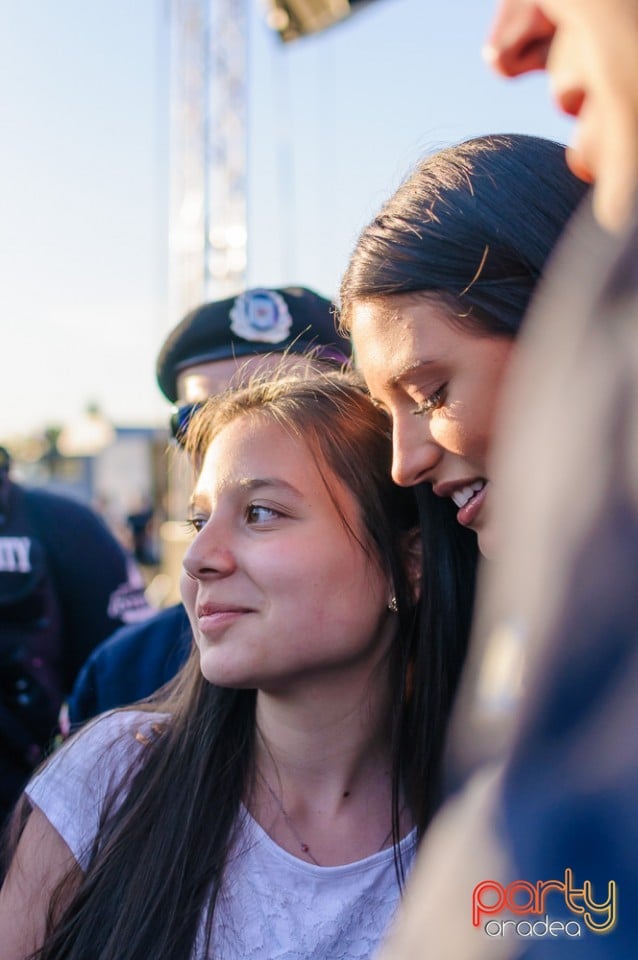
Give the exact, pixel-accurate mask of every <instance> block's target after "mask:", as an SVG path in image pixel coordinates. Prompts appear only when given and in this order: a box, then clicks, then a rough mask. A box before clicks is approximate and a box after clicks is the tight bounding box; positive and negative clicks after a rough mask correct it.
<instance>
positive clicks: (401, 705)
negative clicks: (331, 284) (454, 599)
mask: <svg viewBox="0 0 638 960" xmlns="http://www.w3.org/2000/svg"><path fill="white" fill-rule="evenodd" d="M252 415H255V416H260V417H267V418H272V419H274V420H275V421H276V422H277V423H281V424H282V425H283V426H284V427H285V428H286V429H289V430H291V431H292V432H293V434H294V435H295V436H298V437H299V438H300V440H301V441H302V442H304V443H306V444H307V445H308V447H309V449H310V450H311V451H312V453H313V455H314V456H315V458H316V459H317V462H318V464H319V465H320V467H327V468H328V471H330V472H332V474H333V475H334V476H336V477H337V478H338V480H339V481H341V482H342V483H344V484H345V486H346V487H347V488H348V489H349V490H350V491H351V492H352V493H353V495H354V497H355V498H356V500H357V502H358V503H359V505H360V508H361V519H362V529H363V530H364V531H365V534H364V539H365V541H366V542H365V547H366V549H369V550H370V551H371V553H372V555H374V556H375V557H376V558H377V559H378V561H379V563H380V564H381V566H382V568H383V569H385V570H387V572H388V574H389V575H390V576H391V577H392V581H393V584H394V587H395V592H396V596H397V602H398V618H399V627H398V632H397V638H396V641H395V643H394V644H393V645H392V647H391V651H390V655H389V662H388V664H387V678H388V683H389V686H390V692H391V716H390V717H388V722H389V724H390V728H391V735H392V740H393V753H394V756H395V758H396V762H395V769H394V789H393V797H394V800H393V824H394V836H395V851H396V849H397V846H396V841H397V839H398V795H399V787H403V789H404V791H405V794H406V796H407V798H408V802H409V803H410V805H411V806H412V807H414V816H415V819H416V821H417V824H418V826H419V829H420V832H422V830H423V829H424V827H425V823H426V822H427V819H428V816H429V812H428V811H426V810H420V809H418V803H419V800H418V797H419V791H418V789H417V783H418V782H419V781H420V780H421V779H422V778H426V779H427V778H428V777H435V776H436V771H434V770H427V769H420V768H418V767H417V764H415V763H414V762H413V761H412V737H413V735H414V732H415V719H414V716H413V713H412V710H411V705H410V704H411V700H410V698H409V697H408V696H406V678H407V677H408V675H409V672H410V671H409V666H408V665H409V663H410V662H411V659H412V658H413V623H414V618H415V605H416V600H415V596H414V591H413V590H412V589H411V585H410V582H409V577H408V574H407V571H406V564H405V550H404V546H405V536H406V534H407V533H408V531H410V530H412V529H413V528H414V526H415V524H416V523H417V511H416V504H415V500H414V494H413V492H412V491H410V490H405V489H401V488H399V487H397V486H396V485H395V484H394V483H393V482H392V480H391V479H390V460H391V441H390V432H389V423H388V421H387V419H386V417H385V415H384V414H383V413H382V412H381V411H379V410H377V409H376V408H375V407H374V406H373V404H372V403H371V402H370V400H369V398H368V397H367V395H366V393H365V390H364V389H363V387H362V386H361V385H360V384H359V383H357V382H356V381H355V379H354V377H353V376H352V375H347V374H343V373H337V372H333V373H327V374H325V375H314V376H312V377H311V378H305V377H299V376H289V377H285V378H281V379H279V380H276V381H272V382H257V383H253V384H251V385H249V386H248V387H246V388H244V389H241V390H239V391H236V392H229V393H228V394H227V395H222V396H221V397H217V398H214V399H213V400H211V401H210V402H209V404H208V405H207V406H206V407H205V408H204V409H203V411H202V412H201V413H200V414H198V416H197V419H196V420H195V421H194V423H193V427H192V430H193V434H192V437H190V440H189V442H190V445H191V450H192V452H193V455H194V456H195V458H196V459H201V456H202V455H203V453H204V452H205V449H206V447H207V445H208V444H209V443H210V441H211V439H212V438H213V436H214V435H215V434H216V433H217V432H219V431H220V430H221V429H223V426H224V425H225V424H227V423H229V422H230V421H231V420H233V419H234V418H235V417H239V416H252ZM324 479H325V481H326V483H327V484H330V482H331V480H330V476H329V473H327V472H326V471H325V470H324ZM255 696H256V695H255V691H254V690H232V689H223V688H221V687H216V686H214V685H212V684H210V683H208V682H207V681H206V680H204V678H203V677H202V675H201V673H200V670H199V660H198V657H197V655H196V654H195V653H193V654H192V655H191V657H190V658H189V661H188V662H187V664H186V665H185V667H184V668H183V670H182V671H181V673H180V674H179V675H178V677H177V678H176V679H175V681H173V683H172V685H171V686H170V687H169V688H167V689H166V690H165V691H164V692H163V693H162V694H161V695H160V696H159V697H156V698H152V699H151V700H150V701H147V702H146V703H145V704H144V705H143V706H144V709H147V710H152V711H157V712H161V713H166V714H168V716H169V719H168V720H167V721H166V722H165V723H162V724H161V726H158V727H157V728H156V731H155V736H154V737H153V738H152V739H150V740H149V742H148V743H147V744H146V746H145V749H143V750H142V751H141V752H140V756H139V759H138V760H137V761H136V762H135V764H134V765H133V766H132V767H131V769H130V770H129V771H128V773H127V775H126V777H125V778H124V782H123V783H121V784H120V787H119V796H118V795H117V794H114V795H113V796H112V797H111V800H110V803H109V805H108V807H107V809H106V810H105V811H104V814H103V817H102V822H101V826H100V831H99V835H98V837H97V839H96V842H95V844H94V847H93V851H92V855H91V859H90V863H89V866H88V869H87V872H86V874H85V875H84V876H83V877H82V879H81V880H80V881H79V886H78V888H77V890H75V892H74V894H73V897H72V902H71V904H70V906H68V908H66V909H62V910H61V911H59V912H61V914H62V915H61V917H55V919H53V918H54V916H55V912H56V910H55V902H54V903H53V904H52V910H51V920H50V930H49V934H48V937H47V941H46V943H45V945H44V946H43V948H42V949H41V950H40V951H38V952H37V954H36V955H35V956H36V957H37V958H38V960H62V958H64V960H86V958H87V957H91V958H96V960H97V958H99V960H149V958H151V957H152V958H153V960H187V958H189V957H190V956H191V952H192V949H193V944H194V942H195V937H196V933H197V929H198V926H199V924H200V922H201V917H202V915H203V909H204V906H205V905H206V904H207V903H208V902H210V899H211V896H212V908H213V909H211V910H210V911H209V916H208V923H209V932H210V924H211V923H212V915H213V910H214V905H215V899H216V896H217V892H218V890H219V887H220V882H221V878H222V874H223V870H224V865H225V862H226V857H227V854H228V850H229V845H230V844H231V843H232V840H233V836H234V830H235V827H236V825H237V821H238V814H239V810H240V805H241V802H242V800H245V799H246V798H247V797H249V796H250V792H251V787H252V777H253V756H254V753H253V750H254V736H255ZM98 722H99V721H98ZM79 735H80V736H82V734H81V733H80V734H79ZM67 749H73V744H70V745H69V747H67ZM122 797H123V800H122ZM120 800H122V802H121V804H120V803H119V801H120ZM399 872H400V867H399ZM71 880H73V881H75V882H77V868H76V870H75V872H74V874H73V877H69V878H68V882H69V883H70V882H71ZM67 889H68V887H67ZM63 893H64V883H63V884H62V885H61V887H60V888H59V891H58V895H59V896H61V895H63Z"/></svg>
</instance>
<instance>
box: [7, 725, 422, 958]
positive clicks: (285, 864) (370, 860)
mask: <svg viewBox="0 0 638 960" xmlns="http://www.w3.org/2000/svg"><path fill="white" fill-rule="evenodd" d="M165 719H166V717H165V716H163V715H160V714H152V713H142V712H140V711H121V712H115V713H110V714H106V715H105V716H103V717H101V718H99V719H98V720H97V721H95V722H93V723H92V724H91V725H90V726H89V727H87V728H86V729H85V730H83V731H82V732H81V733H80V735H79V736H78V737H77V738H76V739H74V740H72V741H71V742H70V743H69V744H67V745H66V746H64V747H62V748H61V749H60V750H59V752H58V753H57V754H55V755H54V756H53V758H52V759H51V761H50V762H49V764H48V765H47V766H46V767H45V768H44V769H43V770H42V771H41V772H40V773H39V774H37V775H36V776H35V777H34V778H33V779H32V780H31V782H30V783H29V785H28V786H27V789H26V793H27V795H28V797H29V799H30V800H31V801H32V802H33V803H34V804H36V805H37V806H38V807H39V808H40V809H41V810H42V812H43V813H44V815H45V816H46V817H47V819H48V820H49V822H50V823H51V825H52V826H53V827H54V828H55V829H56V830H57V832H58V833H59V834H60V836H61V837H62V838H63V839H64V841H65V842H66V844H67V845H68V847H69V849H70V850H71V852H72V853H73V856H74V857H75V858H76V860H77V861H78V863H79V864H80V866H81V867H83V868H84V869H85V868H86V866H87V864H88V859H89V856H90V851H91V848H92V845H93V842H94V840H95V837H96V834H97V831H98V824H99V819H100V814H101V811H102V809H103V807H104V804H105V802H106V800H107V798H108V797H109V795H110V793H111V791H112V790H113V789H114V788H115V786H116V785H117V784H118V782H119V781H120V779H121V777H122V776H123V774H124V773H125V771H126V769H127V768H128V766H129V765H130V763H131V761H132V760H133V759H134V756H135V753H136V752H137V751H139V750H140V749H141V743H140V739H139V738H141V740H142V741H143V740H144V738H148V737H152V736H153V733H152V725H153V724H154V723H157V722H158V721H163V720H165ZM136 736H137V737H138V739H136ZM241 817H242V819H241V822H240V829H239V831H238V836H237V839H236V841H235V843H234V845H233V848H232V849H231V852H230V856H229V861H228V864H227V868H226V872H225V875H224V881H223V883H222V889H221V891H220V895H219V897H218V900H217V905H216V907H215V916H214V922H213V932H212V942H211V944H210V949H209V947H208V945H207V944H206V943H205V942H204V939H205V938H204V929H205V923H204V920H205V917H203V918H202V923H201V924H200V930H199V934H198V937H197V942H196V945H195V949H194V951H193V960H207V958H208V957H209V956H210V957H215V958H216V960H341V958H343V960H359V958H361V960H363V958H369V957H371V956H372V955H373V954H374V952H375V950H376V948H377V946H378V944H379V942H380V941H381V939H382V937H383V935H384V933H385V932H386V930H387V928H388V925H389V923H390V921H391V919H392V917H393V914H394V912H395V910H396V907H397V905H398V901H399V889H398V884H397V879H396V873H395V866H394V858H393V851H392V849H391V848H390V849H387V850H382V851H380V852H379V853H376V854H374V855H373V856H371V857H366V859H365V860H359V861H357V862H355V863H348V864H345V865H343V866H338V867H318V866H315V865H314V864H312V863H306V861H304V860H300V859H298V858H297V857H295V856H293V855H292V854H290V853H288V852H287V851H286V850H283V849H282V848H281V847H279V846H278V845H277V844H276V843H274V841H273V840H271V838H270V837H269V836H268V834H267V833H266V832H265V831H264V830H263V829H262V828H261V827H260V826H259V824H258V823H257V821H256V820H254V818H253V817H252V816H251V815H250V814H249V813H248V811H247V810H246V809H245V808H242V814H241ZM415 848H416V837H415V831H412V832H411V833H410V834H409V835H408V836H407V837H405V838H404V839H403V840H402V841H401V854H402V859H403V863H404V865H405V867H406V870H409V868H410V867H411V865H412V863H413V860H414V855H415Z"/></svg>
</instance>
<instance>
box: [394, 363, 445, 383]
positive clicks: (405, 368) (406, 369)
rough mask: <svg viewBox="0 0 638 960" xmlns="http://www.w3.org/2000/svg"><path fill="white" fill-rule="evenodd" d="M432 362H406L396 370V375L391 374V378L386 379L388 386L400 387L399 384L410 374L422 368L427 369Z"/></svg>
mask: <svg viewBox="0 0 638 960" xmlns="http://www.w3.org/2000/svg"><path fill="white" fill-rule="evenodd" d="M433 362H434V361H433V360H408V361H407V362H406V363H404V364H402V366H400V367H399V368H398V370H397V371H396V373H393V374H392V376H391V377H388V386H390V387H397V386H400V384H401V382H402V381H403V380H405V379H406V378H407V377H410V376H412V374H414V373H416V372H417V371H419V370H420V369H421V368H422V367H427V366H428V365H430V364H432V363H433Z"/></svg>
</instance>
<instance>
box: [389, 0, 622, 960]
mask: <svg viewBox="0 0 638 960" xmlns="http://www.w3.org/2000/svg"><path fill="white" fill-rule="evenodd" d="M485 55H486V59H487V60H488V61H489V62H490V63H491V64H492V65H493V66H494V67H495V68H496V69H497V70H498V71H499V72H501V73H502V74H504V75H506V76H518V75H520V74H523V73H526V72H527V71H530V70H537V69H540V70H546V71H547V72H548V74H549V77H550V83H551V87H552V94H553V96H554V98H555V100H556V101H557V103H558V105H559V106H560V107H561V109H562V110H564V111H565V112H566V113H568V114H571V115H573V116H574V117H575V118H576V122H575V132H574V137H573V140H572V144H571V146H570V148H569V149H568V153H567V156H568V162H569V164H570V166H571V168H572V170H573V171H574V172H576V173H577V174H578V175H579V176H581V177H582V178H583V179H585V180H587V181H591V182H593V184H594V186H593V196H592V205H591V207H590V205H589V203H586V204H585V206H584V208H583V209H582V210H581V211H579V214H578V215H577V218H576V220H575V221H574V222H573V223H572V224H571V228H570V235H569V239H568V240H567V241H566V242H565V243H564V244H563V246H562V248H561V249H560V250H559V252H558V254H557V256H556V257H555V258H554V260H553V262H552V264H551V265H550V268H549V270H548V271H547V275H546V277H545V282H544V285H543V286H542V288H541V290H540V292H539V294H538V295H537V297H536V300H535V303H534V305H533V306H532V309H531V312H530V315H529V318H528V322H527V325H526V330H525V333H524V337H523V347H524V349H521V351H520V353H519V356H518V358H517V359H516V361H515V363H514V365H513V373H512V376H511V378H510V383H509V387H508V391H507V394H506V399H505V403H504V407H503V419H502V423H501V430H500V442H499V444H498V450H497V453H496V456H495V460H494V465H493V472H494V475H495V476H496V478H497V479H498V482H499V483H500V485H501V489H502V492H503V496H502V497H501V499H500V503H499V504H498V508H497V510H496V512H495V513H496V521H497V523H498V525H499V527H500V534H499V536H500V543H501V546H500V549H499V556H498V559H496V560H494V561H493V563H491V564H490V565H489V569H486V570H485V571H484V582H483V586H482V594H481V597H480V604H479V614H478V618H477V622H476V629H475V633H474V638H473V643H472V648H471V657H470V661H469V664H468V668H467V670H466V673H465V677H464V682H463V687H462V693H461V697H460V700H459V703H458V708H457V712H456V718H455V722H454V725H453V732H452V737H451V757H452V762H453V765H454V767H455V769H456V771H457V774H458V773H459V772H460V773H461V775H463V774H464V775H465V776H466V777H467V778H468V780H467V784H466V786H465V788H464V790H463V791H461V792H460V793H459V795H458V796H457V797H456V798H452V800H451V801H449V802H448V804H447V805H446V807H445V808H444V809H443V811H442V813H441V814H440V815H439V817H438V819H437V820H436V821H435V823H434V825H433V827H432V829H431V831H430V833H429V835H428V836H427V837H426V840H425V843H424V846H423V849H422V853H421V856H420V859H419V862H418V864H417V867H416V870H415V873H414V874H413V878H412V882H411V884H410V885H409V888H408V892H407V894H406V899H405V901H404V905H403V908H402V911H401V915H400V917H399V919H398V922H397V925H396V927H395V930H394V932H393V935H392V936H391V937H390V938H389V940H388V942H387V944H386V946H385V947H384V949H383V950H382V951H381V954H380V958H383V960H399V958H401V960H412V958H417V957H425V956H430V955H435V956H436V957H437V958H443V960H447V958H450V960H452V958H454V960H456V958H458V957H463V958H464V960H471V958H494V957H508V958H509V957H525V958H529V960H544V958H545V957H548V958H549V957H552V958H553V957H557V956H560V957H561V958H562V957H569V956H574V957H578V958H579V960H599V958H600V960H602V958H605V960H625V958H627V960H629V958H633V957H635V955H636V943H637V942H638V914H637V913H636V910H635V903H636V901H637V899H638V866H637V864H638V820H637V818H636V807H637V804H638V737H637V736H636V730H637V729H638V215H637V210H636V200H637V194H638V70H637V69H636V64H637V63H638V3H637V2H636V0H535V2H531V0H502V2H501V4H500V5H499V7H498V13H497V17H496V20H495V22H494V25H493V28H492V31H491V35H490V37H489V39H488V43H487V46H486V50H485Z"/></svg>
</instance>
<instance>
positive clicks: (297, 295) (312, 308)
mask: <svg viewBox="0 0 638 960" xmlns="http://www.w3.org/2000/svg"><path fill="white" fill-rule="evenodd" d="M311 348H315V349H317V351H318V355H319V356H323V357H329V358H333V359H335V360H339V361H342V360H343V361H345V360H347V359H348V358H349V356H350V341H349V340H347V339H346V338H345V337H342V336H341V335H340V334H339V333H337V330H336V327H335V320H334V307H333V305H332V303H331V302H330V301H329V300H326V299H325V297H321V296H320V295H319V294H318V293H315V292H314V291H313V290H308V289H307V288H306V287H280V288H276V289H274V288H269V287H259V288H255V289H251V290H246V291H245V292H244V293H241V294H239V296H236V297H228V299H226V300H215V301H213V302H212V303H205V304H203V305H202V306H201V307H197V308H196V309H195V310H192V311H191V312H190V313H188V314H187V315H186V316H185V317H184V319H183V320H182V322H181V323H180V324H178V326H177V327H175V329H174V330H173V331H172V333H171V334H169V336H168V338H167V339H166V341H165V343H164V345H163V347H162V349H161V350H160V354H159V357H158V359H157V382H158V383H159V386H160V389H161V391H162V393H163V394H164V395H165V396H166V397H167V398H168V399H169V400H170V401H171V402H172V403H175V401H176V399H177V374H178V373H179V372H180V370H183V369H185V368H186V367H192V366H194V365H195V364H198V363H207V362H209V361H212V360H227V359H229V358H230V357H247V356H251V355H253V354H264V353H272V352H277V353H283V352H284V351H287V352H293V353H304V352H305V351H306V350H309V349H311Z"/></svg>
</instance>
